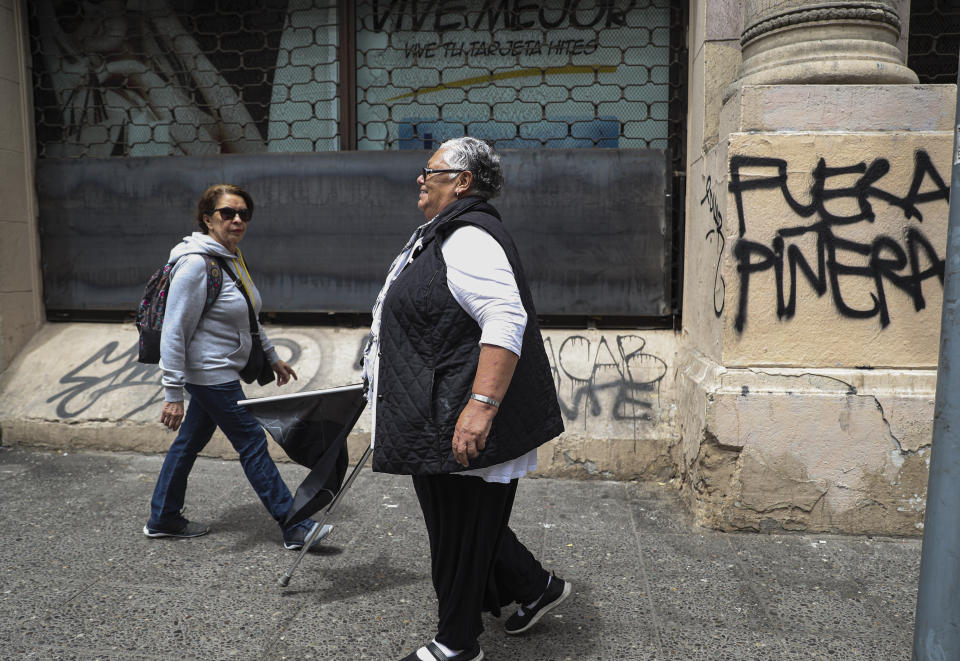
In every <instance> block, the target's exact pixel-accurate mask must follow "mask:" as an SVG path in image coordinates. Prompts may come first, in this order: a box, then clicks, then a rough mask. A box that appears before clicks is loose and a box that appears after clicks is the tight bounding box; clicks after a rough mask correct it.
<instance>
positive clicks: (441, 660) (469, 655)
mask: <svg viewBox="0 0 960 661" xmlns="http://www.w3.org/2000/svg"><path fill="white" fill-rule="evenodd" d="M420 650H426V653H424V654H420ZM434 659H436V661H481V659H483V650H482V649H480V643H477V642H474V643H473V646H472V647H470V649H465V650H463V651H462V652H460V653H459V654H457V655H456V656H447V655H446V654H444V653H443V650H441V649H440V648H439V647H437V644H436V643H434V642H433V641H430V642H429V643H427V644H426V645H424V646H423V647H421V648H420V649H419V650H417V651H416V652H412V653H410V654H408V655H407V656H405V657H403V659H401V661H424V660H426V661H433V660H434Z"/></svg>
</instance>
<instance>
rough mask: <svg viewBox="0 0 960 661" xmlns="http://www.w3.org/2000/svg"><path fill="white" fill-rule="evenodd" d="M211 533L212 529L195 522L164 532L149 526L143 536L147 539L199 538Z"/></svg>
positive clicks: (144, 530) (184, 523) (145, 528)
mask: <svg viewBox="0 0 960 661" xmlns="http://www.w3.org/2000/svg"><path fill="white" fill-rule="evenodd" d="M208 532H210V527H209V526H205V525H203V524H202V523H196V522H194V521H184V522H183V526H182V527H181V528H180V529H179V530H162V529H160V528H151V527H150V526H149V525H146V526H144V527H143V534H144V535H146V536H147V537H199V536H200V535H206V534H207V533H208Z"/></svg>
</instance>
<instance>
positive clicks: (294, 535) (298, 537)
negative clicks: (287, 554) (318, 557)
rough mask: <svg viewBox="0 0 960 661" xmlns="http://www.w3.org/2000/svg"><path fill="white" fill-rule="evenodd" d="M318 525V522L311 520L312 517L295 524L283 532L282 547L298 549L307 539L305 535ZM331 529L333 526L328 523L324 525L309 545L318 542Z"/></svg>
mask: <svg viewBox="0 0 960 661" xmlns="http://www.w3.org/2000/svg"><path fill="white" fill-rule="evenodd" d="M319 525H320V524H319V523H317V522H316V521H313V520H312V519H307V520H306V521H303V522H302V523H298V524H297V525H296V526H294V527H293V528H291V529H290V530H288V531H286V532H285V533H283V548H285V549H288V550H290V551H299V550H300V549H302V548H303V545H304V544H305V543H306V541H307V537H309V536H310V533H311V532H312V531H313V529H314V528H316V527H317V526H319ZM331 530H333V526H331V525H330V524H327V525H325V526H324V527H323V528H322V529H321V530H320V534H319V535H318V536H317V538H316V539H315V540H313V543H312V544H311V547H313V546H316V545H317V544H319V543H320V540H322V539H323V538H324V537H326V536H327V535H329V534H330V531H331ZM308 550H309V549H308Z"/></svg>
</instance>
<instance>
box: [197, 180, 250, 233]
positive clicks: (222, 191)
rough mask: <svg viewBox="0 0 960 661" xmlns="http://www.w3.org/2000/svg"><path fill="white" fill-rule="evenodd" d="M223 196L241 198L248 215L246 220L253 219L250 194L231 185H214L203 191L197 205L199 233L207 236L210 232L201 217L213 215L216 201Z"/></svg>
mask: <svg viewBox="0 0 960 661" xmlns="http://www.w3.org/2000/svg"><path fill="white" fill-rule="evenodd" d="M224 195H238V196H240V197H242V198H243V201H244V202H245V203H246V204H247V211H248V212H249V213H250V215H249V216H247V218H253V198H252V197H250V193H248V192H247V191H245V190H243V189H242V188H240V187H239V186H234V185H233V184H214V185H213V186H211V187H210V188H208V189H207V190H205V191H203V195H202V196H201V197H200V203H199V204H197V225H199V226H200V231H201V232H203V233H204V234H209V232H210V230H209V229H207V224H206V223H205V222H203V217H204V216H210V215H213V212H214V211H215V210H216V208H217V201H218V200H219V199H220V198H221V197H223V196H224Z"/></svg>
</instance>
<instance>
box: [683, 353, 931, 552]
mask: <svg viewBox="0 0 960 661" xmlns="http://www.w3.org/2000/svg"><path fill="white" fill-rule="evenodd" d="M678 388H679V394H680V397H681V404H680V411H681V428H682V430H683V438H684V442H683V445H682V457H679V463H680V469H681V479H682V487H683V491H682V492H683V494H684V497H685V499H686V500H687V502H688V504H689V506H690V509H691V511H692V512H693V514H694V517H695V520H696V521H697V523H699V524H700V525H704V526H707V527H711V528H717V529H720V530H753V531H780V530H792V531H810V532H844V533H860V534H887V535H918V534H921V533H922V530H923V511H924V507H925V502H926V486H927V464H928V461H929V455H930V446H931V442H932V436H933V434H932V425H933V405H934V398H935V391H936V371H935V370H872V369H864V370H861V369H797V368H793V369H782V368H742V369H727V368H724V367H722V366H720V365H718V364H716V363H714V362H713V361H711V360H710V359H708V358H706V357H704V356H702V355H696V354H691V355H689V356H688V357H687V358H686V359H685V360H684V362H683V364H682V368H681V372H680V374H679V375H678Z"/></svg>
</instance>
